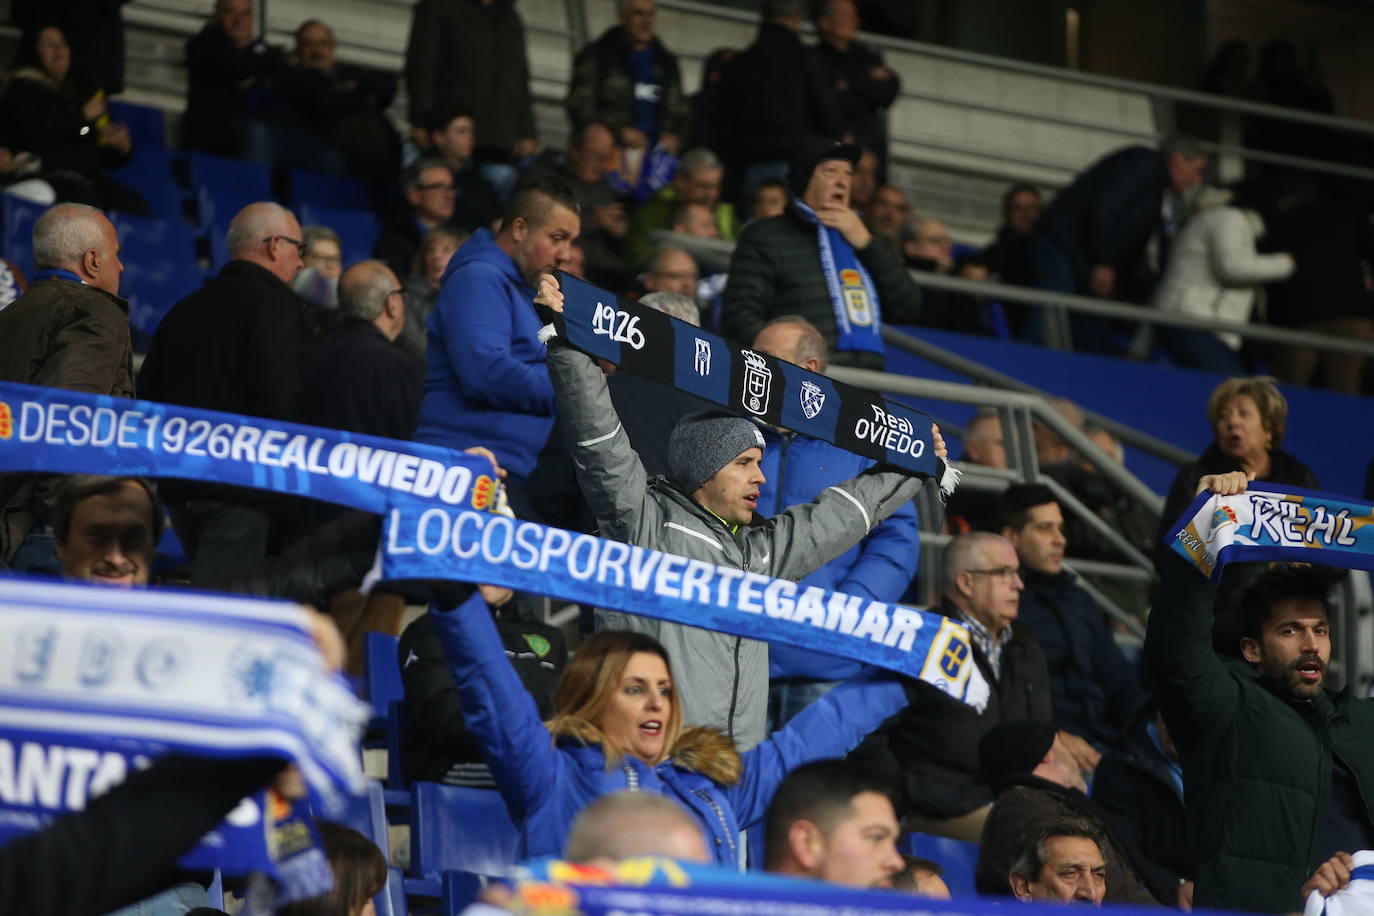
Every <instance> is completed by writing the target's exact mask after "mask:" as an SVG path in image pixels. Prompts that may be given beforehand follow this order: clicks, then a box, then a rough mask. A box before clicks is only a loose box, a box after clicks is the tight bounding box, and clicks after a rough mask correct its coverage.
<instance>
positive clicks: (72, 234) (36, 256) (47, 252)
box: [33, 204, 109, 269]
mask: <svg viewBox="0 0 1374 916" xmlns="http://www.w3.org/2000/svg"><path fill="white" fill-rule="evenodd" d="M107 225H109V222H108V221H107V220H106V219H105V214H104V213H102V212H101V211H100V210H97V209H96V208H95V207H88V206H86V205H85V204H58V205H57V206H55V207H53V208H51V209H49V210H47V211H46V212H45V213H44V214H43V215H42V216H40V217H38V221H37V222H35V223H34V224H33V263H34V266H35V267H38V268H40V269H42V268H45V267H70V266H72V265H74V264H77V263H78V262H80V260H81V258H82V256H83V255H85V253H86V252H88V251H92V250H95V251H100V250H101V249H102V248H103V247H104V245H105V227H106V226H107Z"/></svg>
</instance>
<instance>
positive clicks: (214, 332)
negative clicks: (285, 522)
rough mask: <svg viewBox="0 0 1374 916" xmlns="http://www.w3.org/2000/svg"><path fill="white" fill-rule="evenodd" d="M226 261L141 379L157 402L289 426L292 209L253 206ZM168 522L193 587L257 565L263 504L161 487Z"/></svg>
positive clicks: (163, 327)
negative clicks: (177, 539) (188, 566)
mask: <svg viewBox="0 0 1374 916" xmlns="http://www.w3.org/2000/svg"><path fill="white" fill-rule="evenodd" d="M228 244H229V255H230V257H231V260H230V261H229V263H227V264H225V265H224V267H223V268H222V269H221V270H220V272H219V276H218V277H216V278H215V279H214V280H212V281H210V283H208V284H207V285H206V286H205V287H204V288H202V289H199V290H196V291H195V292H193V293H191V294H190V295H189V296H187V297H186V298H184V299H182V300H181V301H180V302H178V303H177V304H176V305H174V306H172V310H171V311H170V312H168V313H167V316H166V317H165V318H163V319H162V323H161V324H159V325H158V328H157V333H156V334H155V335H154V337H153V344H152V346H151V347H150V348H149V350H148V358H147V360H145V361H144V363H143V369H142V371H141V372H140V373H139V377H138V393H139V395H140V396H142V397H145V398H148V399H149V400H153V401H164V402H166V403H170V404H182V405H185V406H187V407H198V408H202V409H206V410H222V411H226V412H228V413H237V414H247V415H250V416H255V417H266V418H268V419H273V420H294V419H295V418H296V414H297V412H298V402H299V400H300V395H301V338H302V335H303V330H302V322H301V301H300V299H299V298H297V296H296V294H295V293H293V292H292V291H291V287H290V286H289V285H288V284H289V283H290V282H291V280H292V278H293V277H295V275H296V271H297V270H299V269H300V266H301V245H302V242H301V226H300V223H298V222H297V221H296V217H295V216H293V215H292V213H291V211H290V210H287V209H286V208H285V207H282V206H279V205H278V204H275V203H270V202H265V201H264V202H259V203H254V204H249V205H248V206H246V207H244V208H243V209H242V210H240V211H239V212H238V215H236V216H235V217H234V219H233V220H232V221H231V222H230V223H229V235H228ZM161 489H162V494H163V496H164V497H165V498H166V499H167V502H168V505H169V507H170V509H171V513H172V524H173V525H174V526H175V528H176V531H177V535H178V536H179V537H180V538H181V541H182V544H183V545H185V547H186V550H187V553H188V554H189V555H190V557H191V564H192V566H191V581H192V582H193V583H195V584H197V585H200V584H205V585H210V584H213V583H216V582H223V581H226V580H228V579H230V578H231V577H232V576H233V575H235V574H236V573H238V572H239V571H241V570H242V569H244V568H248V567H250V566H254V565H256V564H258V563H261V561H262V560H263V558H264V557H265V555H266V551H267V534H268V525H269V519H268V514H267V511H266V508H265V506H266V503H265V502H263V499H264V497H261V496H260V495H258V494H256V493H254V492H253V491H244V490H239V489H236V488H230V487H220V486H207V485H201V484H187V483H178V482H174V481H167V482H165V483H164V484H163V485H162V488H161Z"/></svg>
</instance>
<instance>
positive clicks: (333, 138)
mask: <svg viewBox="0 0 1374 916" xmlns="http://www.w3.org/2000/svg"><path fill="white" fill-rule="evenodd" d="M334 47H335V43H334V30H333V29H331V28H330V27H329V26H327V25H325V24H324V23H323V22H321V21H320V20H318V19H308V20H306V21H305V22H303V23H301V25H300V26H299V27H298V28H297V29H296V53H295V60H294V61H293V63H292V64H291V66H288V67H287V68H285V69H284V70H283V71H282V72H281V74H280V75H279V77H278V79H277V86H278V89H279V90H280V92H281V94H282V96H283V97H284V98H285V99H286V101H287V102H288V104H290V105H291V107H292V110H293V113H294V115H295V123H296V125H298V128H297V129H298V130H299V131H300V132H303V133H308V134H309V135H310V138H311V141H312V142H311V147H312V150H311V151H312V152H313V153H315V154H316V155H315V156H314V157H313V160H314V161H313V162H312V163H311V164H310V168H311V169H313V170H314V171H317V172H330V173H335V174H337V173H339V172H342V171H344V170H347V171H348V172H350V173H351V174H355V175H358V176H360V177H362V178H370V177H371V176H373V175H375V174H377V173H381V174H383V175H388V176H389V175H394V174H395V173H396V171H397V170H398V169H399V168H400V163H401V141H400V138H399V137H398V136H396V129H395V128H394V127H392V126H391V121H390V120H389V119H388V118H387V116H386V109H387V107H388V106H389V105H390V104H391V100H392V99H394V98H395V97H396V78H395V77H394V76H392V75H391V74H389V73H381V72H378V71H376V70H366V69H363V68H362V67H354V66H350V65H348V64H341V63H339V62H338V60H337V59H336V57H335V54H334Z"/></svg>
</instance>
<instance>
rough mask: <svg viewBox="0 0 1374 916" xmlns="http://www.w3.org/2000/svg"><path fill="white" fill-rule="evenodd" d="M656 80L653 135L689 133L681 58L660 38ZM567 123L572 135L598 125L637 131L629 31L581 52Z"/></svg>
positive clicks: (619, 30) (607, 35)
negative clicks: (657, 90) (635, 126)
mask: <svg viewBox="0 0 1374 916" xmlns="http://www.w3.org/2000/svg"><path fill="white" fill-rule="evenodd" d="M649 47H650V48H652V49H653V62H654V79H655V81H656V83H657V86H658V89H659V96H658V102H657V107H656V114H657V116H658V121H657V124H656V125H655V130H654V135H655V136H658V135H661V134H677V135H678V136H683V135H684V134H686V132H687V118H688V116H689V114H690V112H689V110H688V107H687V100H686V98H684V97H683V95H682V75H681V74H680V73H679V72H678V65H677V57H676V55H674V54H672V53H671V52H670V51H669V50H668V49H667V48H665V47H663V44H662V43H661V42H660V41H659V40H658V39H657V38H655V39H654V40H653V41H652V42H651V43H650V45H649ZM567 108H568V117H569V119H571V120H572V123H573V129H574V130H581V129H582V128H584V127H586V126H587V125H588V124H591V123H593V122H595V121H599V122H601V123H602V124H605V125H606V126H607V127H609V128H610V129H611V130H613V131H616V132H617V133H618V132H619V131H620V128H622V127H631V126H633V125H634V109H635V81H634V77H633V76H632V75H631V74H630V42H629V38H628V36H627V35H626V33H625V28H624V26H619V25H618V26H615V27H613V28H610V29H607V30H606V31H605V32H604V33H603V34H602V36H601V37H600V38H598V39H597V40H596V41H593V42H592V43H591V44H589V45H587V46H586V47H585V48H583V49H582V50H581V51H579V52H577V58H576V59H575V60H573V74H572V81H571V82H570V83H569V84H568V99H567Z"/></svg>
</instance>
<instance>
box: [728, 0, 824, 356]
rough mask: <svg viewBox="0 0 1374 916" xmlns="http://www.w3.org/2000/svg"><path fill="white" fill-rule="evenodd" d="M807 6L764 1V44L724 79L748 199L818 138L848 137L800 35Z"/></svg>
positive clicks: (731, 150) (732, 149) (734, 152)
mask: <svg viewBox="0 0 1374 916" xmlns="http://www.w3.org/2000/svg"><path fill="white" fill-rule="evenodd" d="M806 6H807V4H806V0H764V2H763V14H762V25H760V27H759V34H758V38H756V39H755V40H754V43H753V44H752V45H750V46H749V47H748V48H746V49H745V50H744V51H742V52H740V54H739V55H738V56H736V57H735V58H734V60H732V61H730V63H729V65H728V66H727V67H726V70H725V74H724V76H723V77H722V79H721V88H720V95H719V100H718V106H719V110H718V115H719V117H720V123H721V129H722V133H723V135H724V136H725V137H729V138H730V142H729V145H728V147H727V148H726V149H724V150H722V151H721V152H722V153H723V154H724V158H725V160H726V162H727V163H728V164H729V165H730V166H731V167H732V168H733V169H735V170H737V171H738V172H740V173H741V175H740V177H742V178H743V182H744V184H743V186H742V187H741V188H740V190H741V191H742V192H743V193H744V194H748V193H749V192H750V191H751V190H752V189H753V185H754V184H755V183H756V182H757V181H758V180H759V179H761V178H765V177H771V178H782V177H784V172H785V171H786V168H787V163H788V161H789V160H790V159H791V158H792V156H793V153H794V151H795V150H796V149H797V148H798V147H799V146H802V145H804V144H805V143H806V142H807V141H808V140H810V138H812V137H815V136H821V137H829V138H831V139H834V140H838V139H839V138H840V135H841V134H842V133H843V132H844V122H843V120H842V118H841V115H840V105H839V100H838V99H836V98H835V91H834V88H833V87H832V86H831V85H830V82H829V79H828V75H827V73H826V72H825V70H824V69H823V68H822V67H821V66H820V62H819V61H818V60H817V59H816V58H815V56H814V55H812V54H811V50H810V49H809V48H808V47H807V46H806V45H804V44H802V40H801V38H800V37H799V36H798V34H797V33H798V30H799V29H800V28H801V24H802V21H803V20H804V19H805V18H806ZM739 339H740V340H752V339H753V335H752V333H751V334H749V335H746V336H743V337H740V338H739Z"/></svg>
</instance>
